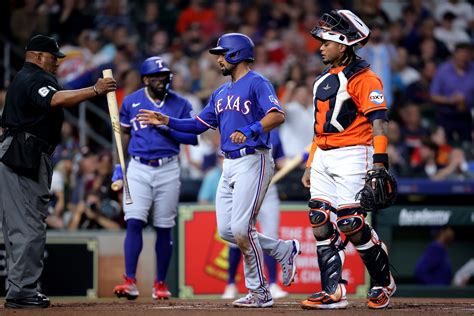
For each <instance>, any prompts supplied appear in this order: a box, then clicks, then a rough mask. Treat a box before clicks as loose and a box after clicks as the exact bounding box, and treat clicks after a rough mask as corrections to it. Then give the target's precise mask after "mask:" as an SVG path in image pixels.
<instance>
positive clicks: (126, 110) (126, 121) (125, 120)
mask: <svg viewBox="0 0 474 316" xmlns="http://www.w3.org/2000/svg"><path fill="white" fill-rule="evenodd" d="M128 100H129V99H128V98H127V97H125V99H124V100H123V103H122V107H121V108H120V125H122V126H123V127H126V128H130V127H131V125H130V106H129V105H130V102H129V101H128Z"/></svg>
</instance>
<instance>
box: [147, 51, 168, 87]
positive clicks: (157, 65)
mask: <svg viewBox="0 0 474 316" xmlns="http://www.w3.org/2000/svg"><path fill="white" fill-rule="evenodd" d="M161 73H164V74H167V75H168V78H167V80H166V85H165V92H168V90H169V88H170V86H171V82H172V81H173V73H172V72H171V69H169V68H168V65H166V63H165V61H164V60H163V59H162V58H161V57H156V56H155V57H150V58H147V59H146V60H145V61H144V62H143V63H142V65H141V67H140V74H141V75H142V78H143V77H145V76H150V75H154V74H161Z"/></svg>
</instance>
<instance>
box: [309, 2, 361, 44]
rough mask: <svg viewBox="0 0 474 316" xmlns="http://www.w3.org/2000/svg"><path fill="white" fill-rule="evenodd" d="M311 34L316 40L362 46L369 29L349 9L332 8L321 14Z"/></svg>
mask: <svg viewBox="0 0 474 316" xmlns="http://www.w3.org/2000/svg"><path fill="white" fill-rule="evenodd" d="M311 35H312V36H313V37H314V38H316V39H318V40H326V41H333V42H337V43H340V44H344V45H347V46H359V47H362V46H364V45H365V44H367V42H368V40H369V36H370V29H369V27H368V26H367V25H366V24H365V23H364V22H362V20H361V19H360V18H359V17H358V16H357V15H355V14H354V13H352V12H351V11H350V10H332V11H331V13H325V14H323V16H322V17H321V18H320V19H319V22H318V25H317V26H315V27H314V28H313V29H312V30H311Z"/></svg>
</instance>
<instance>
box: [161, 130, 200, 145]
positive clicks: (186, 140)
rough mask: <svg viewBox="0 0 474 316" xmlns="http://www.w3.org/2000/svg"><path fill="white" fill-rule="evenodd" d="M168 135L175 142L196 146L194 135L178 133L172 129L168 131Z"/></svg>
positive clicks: (196, 141)
mask: <svg viewBox="0 0 474 316" xmlns="http://www.w3.org/2000/svg"><path fill="white" fill-rule="evenodd" d="M168 134H169V136H170V137H171V138H173V139H174V140H175V141H176V142H178V143H181V144H188V145H197V143H198V140H197V136H196V135H195V134H190V133H183V132H178V131H175V130H173V129H169V131H168Z"/></svg>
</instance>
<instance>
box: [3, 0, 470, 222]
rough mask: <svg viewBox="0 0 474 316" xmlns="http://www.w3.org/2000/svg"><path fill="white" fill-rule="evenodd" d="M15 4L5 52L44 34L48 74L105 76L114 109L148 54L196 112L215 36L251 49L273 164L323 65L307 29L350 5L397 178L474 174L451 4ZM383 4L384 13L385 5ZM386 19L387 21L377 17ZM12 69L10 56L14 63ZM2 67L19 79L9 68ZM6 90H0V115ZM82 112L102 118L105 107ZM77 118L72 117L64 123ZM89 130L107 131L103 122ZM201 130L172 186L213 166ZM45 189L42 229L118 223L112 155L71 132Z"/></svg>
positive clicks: (6, 12)
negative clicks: (266, 103) (50, 52)
mask: <svg viewBox="0 0 474 316" xmlns="http://www.w3.org/2000/svg"><path fill="white" fill-rule="evenodd" d="M383 4H384V1H381V0H359V1H343V0H334V1H323V0H318V1H305V0H289V1H281V0H273V1H271V0H260V1H248V0H247V1H246V0H243V1H242V0H215V1H204V0H189V1H184V0H155V1H153V0H147V1H144V0H142V1H131V0H24V1H2V4H1V8H0V11H1V14H0V15H1V19H0V20H2V22H1V23H2V27H1V30H2V31H1V32H2V33H3V36H4V37H6V38H7V39H8V40H9V41H11V42H12V43H14V45H16V46H17V47H20V48H22V47H24V46H25V43H26V42H27V40H28V39H29V38H30V36H31V35H33V34H37V33H41V34H48V35H52V36H55V37H56V38H57V39H58V41H59V43H60V45H61V46H62V47H61V51H63V52H65V53H66V54H67V57H66V58H65V59H64V60H63V61H61V65H60V67H59V69H58V73H57V76H58V78H59V79H60V82H61V83H62V85H63V86H64V87H65V88H74V89H76V88H80V87H84V86H88V85H91V84H93V83H94V82H95V80H96V78H97V77H98V76H101V71H102V69H105V68H112V69H113V73H114V77H115V78H116V79H117V82H118V86H119V88H118V90H117V99H118V101H119V103H120V102H121V100H123V98H124V96H125V95H127V94H129V93H131V92H132V91H134V90H136V89H138V88H140V87H141V86H142V82H141V77H140V73H139V66H140V64H141V63H142V61H143V60H144V59H145V58H147V57H150V56H156V55H159V56H161V57H162V58H163V59H164V60H165V61H166V62H167V63H168V64H169V66H170V67H171V69H172V71H173V74H174V79H173V85H172V88H173V89H174V90H176V91H178V92H179V93H181V94H182V95H184V96H185V97H186V98H188V100H189V101H190V102H191V104H192V106H193V109H194V111H195V112H196V113H199V111H200V110H201V109H202V108H203V106H205V105H206V103H207V99H208V97H209V95H210V93H211V92H212V91H213V90H214V89H215V88H216V87H217V86H218V85H219V84H221V83H223V82H225V81H227V80H228V78H226V77H223V76H222V75H221V73H220V70H219V68H218V65H217V63H216V61H215V57H214V56H212V55H210V54H209V53H208V51H207V50H208V48H209V47H211V46H212V45H214V44H215V42H216V39H217V38H218V37H219V36H220V35H221V34H223V33H225V32H233V31H235V32H241V33H244V34H247V35H249V36H250V37H251V38H252V39H253V40H254V42H255V44H256V47H255V59H256V60H255V62H254V64H253V69H254V70H256V71H258V72H261V73H262V74H263V75H265V76H266V77H267V78H269V79H270V80H271V81H272V83H273V84H274V87H275V89H276V91H277V94H278V97H279V99H280V104H281V105H282V106H283V108H284V109H285V111H286V114H287V117H286V123H285V124H284V125H283V126H282V127H281V129H280V136H281V139H282V143H283V147H284V150H285V152H286V156H287V157H289V158H291V157H293V156H296V155H299V154H300V153H301V152H303V151H304V149H305V147H306V146H307V145H308V144H310V142H311V138H312V120H313V106H312V85H313V81H314V79H315V77H316V76H317V75H318V74H320V73H321V71H322V70H323V69H324V68H325V65H324V64H323V63H322V61H321V58H320V56H319V54H318V51H319V43H318V41H316V40H314V39H313V38H312V37H311V35H310V33H309V31H310V30H311V29H312V28H313V27H314V26H315V24H316V23H317V21H318V18H319V16H320V15H321V14H322V13H324V12H327V11H329V10H331V9H351V10H353V11H354V12H356V13H357V14H358V15H359V16H360V17H361V18H362V19H363V20H364V21H365V22H366V23H367V24H368V25H369V27H370V28H371V30H372V35H371V38H370V41H369V43H368V44H367V45H366V46H365V47H364V48H363V49H361V50H360V51H358V55H360V56H361V57H363V58H364V59H366V60H367V61H368V62H369V63H370V64H371V65H372V69H373V70H374V71H375V72H376V73H377V74H378V75H379V76H380V77H381V78H382V80H383V84H384V93H385V99H386V101H387V104H388V106H389V117H390V119H391V122H390V125H389V128H390V130H389V138H390V145H389V155H390V161H391V165H392V169H391V170H392V171H394V172H395V173H396V174H397V175H398V176H400V177H425V178H426V177H427V178H431V179H433V180H443V179H469V178H473V176H472V174H473V170H472V167H470V166H472V163H471V164H470V161H472V160H473V159H474V152H473V146H472V137H473V113H474V109H473V105H474V58H473V56H474V50H473V39H474V11H473V5H472V4H471V3H470V2H466V1H462V0H449V1H441V0H432V1H421V0H409V1H408V0H407V1H401V2H400V3H398V2H393V1H392V2H391V1H387V3H385V5H388V6H389V7H386V6H384V5H383ZM387 8H388V9H387ZM389 13H390V14H389ZM20 60H21V59H20ZM12 66H13V67H14V68H16V70H18V69H19V68H20V67H21V64H17V65H15V61H14V60H13V61H12ZM7 88H8V82H3V87H2V90H1V91H0V107H1V105H2V102H3V100H4V93H5V89H7ZM99 99H100V98H97V100H95V102H96V103H97V106H99V107H101V108H102V109H103V110H104V111H106V110H107V106H106V104H105V98H103V99H102V100H99ZM75 114H77V112H76V113H75ZM95 123H97V122H92V123H90V126H89V128H95V129H97V132H99V133H109V134H110V126H109V124H108V123H107V122H99V123H98V124H95ZM216 139H217V138H216V135H215V133H208V132H206V133H205V134H203V135H202V136H201V137H200V145H199V146H184V148H183V150H182V153H181V157H180V158H181V165H182V168H183V173H182V174H183V176H184V177H185V178H192V179H202V178H203V176H204V175H205V174H206V172H207V171H208V170H211V169H212V168H213V166H215V164H216V162H217V160H218V159H217V156H216V152H218V150H219V148H218V139H217V141H216ZM54 160H55V163H56V164H55V170H54V178H53V185H52V194H53V196H54V199H53V202H52V204H51V214H52V216H51V217H50V218H49V219H48V221H49V222H48V224H49V225H50V226H51V227H54V228H69V229H77V228H88V227H93V228H97V227H103V228H119V227H122V226H123V220H122V215H121V213H120V212H121V207H120V203H121V201H120V199H121V196H120V194H118V195H117V193H115V192H113V191H111V190H110V178H111V173H112V171H113V155H112V153H111V152H110V151H107V150H104V149H103V148H101V146H100V145H98V144H96V143H94V141H93V140H89V142H88V143H87V146H80V144H79V141H78V130H77V127H75V126H73V125H72V124H71V122H65V123H64V126H63V140H62V143H61V144H60V145H59V146H58V148H57V150H56V154H55V157H54Z"/></svg>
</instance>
